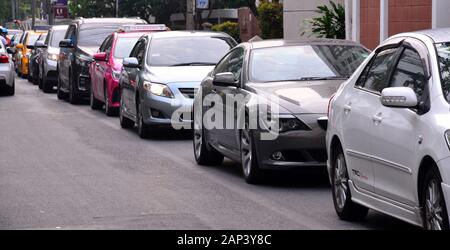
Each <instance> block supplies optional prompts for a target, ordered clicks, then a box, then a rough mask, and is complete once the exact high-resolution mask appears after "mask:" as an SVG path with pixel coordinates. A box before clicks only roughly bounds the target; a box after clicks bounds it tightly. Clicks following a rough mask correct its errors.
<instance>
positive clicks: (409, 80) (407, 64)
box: [391, 48, 427, 101]
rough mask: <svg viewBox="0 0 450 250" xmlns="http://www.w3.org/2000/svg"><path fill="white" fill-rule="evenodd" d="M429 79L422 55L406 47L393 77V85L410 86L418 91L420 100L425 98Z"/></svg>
mask: <svg viewBox="0 0 450 250" xmlns="http://www.w3.org/2000/svg"><path fill="white" fill-rule="evenodd" d="M426 83H427V81H426V77H425V70H424V65H423V62H422V59H421V57H420V55H419V54H418V53H417V52H416V51H414V50H412V49H409V48H407V49H405V50H404V51H403V54H402V55H401V57H400V61H399V62H398V65H397V67H396V69H395V70H394V74H393V75H392V79H391V87H409V88H412V89H413V90H414V92H416V94H417V97H418V99H419V101H422V100H423V97H424V93H425V87H426V86H427V85H426Z"/></svg>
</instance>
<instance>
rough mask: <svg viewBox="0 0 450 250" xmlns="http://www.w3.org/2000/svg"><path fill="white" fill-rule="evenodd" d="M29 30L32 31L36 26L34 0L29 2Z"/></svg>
mask: <svg viewBox="0 0 450 250" xmlns="http://www.w3.org/2000/svg"><path fill="white" fill-rule="evenodd" d="M31 15H32V16H31V29H34V25H35V24H36V0H31Z"/></svg>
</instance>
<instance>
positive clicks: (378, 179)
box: [327, 29, 450, 230]
mask: <svg viewBox="0 0 450 250" xmlns="http://www.w3.org/2000/svg"><path fill="white" fill-rule="evenodd" d="M329 109H330V110H329V121H328V131H327V149H328V150H327V151H328V159H329V161H328V170H329V176H330V181H331V183H332V191H333V200H334V205H335V208H336V212H337V214H338V215H339V217H340V218H341V219H344V220H360V219H363V218H364V217H365V216H366V215H367V212H368V209H369V208H371V209H374V210H377V211H380V212H382V213H385V214H388V215H391V216H393V217H396V218H398V219H401V220H404V221H406V222H409V223H411V224H415V225H417V226H421V227H424V228H426V229H430V230H434V229H439V230H440V229H447V230H448V229H449V216H448V212H447V211H450V29H439V30H429V31H420V32H415V33H405V34H399V35H396V36H394V37H391V38H389V39H388V40H387V41H385V42H384V43H383V44H382V45H381V46H379V47H378V48H377V49H376V50H375V51H374V52H373V53H372V54H371V56H370V57H369V58H368V59H367V60H366V61H365V62H364V63H363V64H362V65H361V66H360V68H359V69H358V70H357V71H356V72H355V74H354V75H353V76H352V77H351V78H350V79H349V80H348V81H347V82H346V83H344V84H343V85H342V86H341V88H340V89H339V90H338V92H337V93H336V95H335V96H334V98H332V99H331V101H330V108H329Z"/></svg>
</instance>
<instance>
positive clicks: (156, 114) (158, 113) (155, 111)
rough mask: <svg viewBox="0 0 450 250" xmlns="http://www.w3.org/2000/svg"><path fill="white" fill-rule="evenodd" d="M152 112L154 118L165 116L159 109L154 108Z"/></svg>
mask: <svg viewBox="0 0 450 250" xmlns="http://www.w3.org/2000/svg"><path fill="white" fill-rule="evenodd" d="M151 114H152V117H153V118H162V117H163V115H162V114H161V112H160V111H159V110H156V109H152V110H151Z"/></svg>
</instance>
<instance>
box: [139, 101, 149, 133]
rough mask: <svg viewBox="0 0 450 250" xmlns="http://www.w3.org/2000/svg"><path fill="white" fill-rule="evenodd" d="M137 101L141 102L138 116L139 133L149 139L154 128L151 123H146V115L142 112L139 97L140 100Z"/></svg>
mask: <svg viewBox="0 0 450 250" xmlns="http://www.w3.org/2000/svg"><path fill="white" fill-rule="evenodd" d="M136 103H139V105H138V108H137V116H136V119H137V129H138V135H139V137H141V138H142V139H148V138H149V137H150V134H151V130H152V129H151V126H150V125H148V124H145V122H144V115H143V114H142V107H141V104H140V102H139V99H138V102H136Z"/></svg>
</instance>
